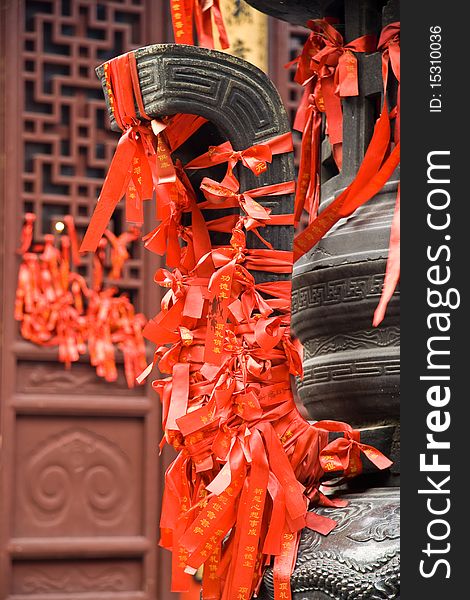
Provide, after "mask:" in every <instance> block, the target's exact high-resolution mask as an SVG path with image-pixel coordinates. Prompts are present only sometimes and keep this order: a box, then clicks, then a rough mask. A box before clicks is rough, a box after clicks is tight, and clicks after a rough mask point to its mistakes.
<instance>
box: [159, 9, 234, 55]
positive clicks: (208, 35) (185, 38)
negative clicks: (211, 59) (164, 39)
mask: <svg viewBox="0 0 470 600" xmlns="http://www.w3.org/2000/svg"><path fill="white" fill-rule="evenodd" d="M170 6H171V19H172V24H173V34H174V38H175V42H176V43H177V44H189V45H191V46H193V45H194V36H193V25H195V27H196V33H197V39H198V42H199V45H200V46H204V47H206V48H214V35H213V32H212V20H214V23H215V26H216V28H217V32H218V36H219V43H220V46H221V48H222V49H223V50H224V49H226V48H228V47H229V46H230V44H229V41H228V37H227V32H226V30H225V25H224V20H223V16H222V11H221V9H220V0H170Z"/></svg>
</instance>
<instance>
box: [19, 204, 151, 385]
mask: <svg viewBox="0 0 470 600" xmlns="http://www.w3.org/2000/svg"><path fill="white" fill-rule="evenodd" d="M35 219H36V217H35V215H34V214H33V213H27V214H26V216H25V223H24V226H23V229H22V232H21V246H20V248H19V249H18V252H19V253H20V254H21V255H22V258H23V260H22V263H21V265H20V269H19V274H18V286H17V290H16V303H15V319H16V320H17V321H20V322H21V335H22V336H23V338H25V339H26V340H29V341H31V342H33V343H35V344H38V345H40V346H46V347H57V348H58V351H59V360H60V361H61V362H63V363H64V364H65V365H66V367H67V368H69V367H70V365H71V364H72V363H73V362H76V361H78V360H79V358H80V355H83V354H85V353H86V352H87V351H88V354H89V357H90V362H91V364H92V365H93V366H94V367H95V368H96V372H97V374H98V376H100V377H103V378H104V379H105V380H106V381H115V380H116V379H117V377H118V372H117V368H116V349H119V350H121V352H122V354H123V358H124V371H125V376H126V381H127V385H128V386H129V387H134V385H135V382H136V377H137V376H138V375H139V374H140V373H141V372H142V369H143V368H145V365H146V358H145V345H144V339H143V337H142V329H143V327H144V325H145V323H146V319H145V317H144V316H143V315H142V314H136V312H135V309H134V306H133V305H132V303H131V301H130V300H129V298H128V297H127V296H125V295H123V294H120V295H117V291H118V290H117V288H116V287H103V276H104V254H105V247H106V245H107V244H108V242H109V245H110V250H111V251H110V255H111V263H112V268H111V270H110V272H109V277H110V278H111V279H113V280H115V281H117V280H119V279H120V278H121V273H122V268H123V265H124V263H125V261H126V260H127V259H128V256H129V255H128V251H127V245H128V244H129V243H130V242H132V241H135V240H136V239H138V237H139V231H138V230H137V229H136V228H135V227H134V228H131V229H130V230H129V231H127V232H125V233H123V234H121V235H120V236H115V235H114V234H113V233H112V232H111V231H109V230H107V231H106V232H105V234H106V237H105V238H103V239H102V240H101V241H100V244H99V248H98V251H97V252H96V254H95V256H94V257H93V284H92V287H91V288H90V287H89V286H88V285H87V283H86V281H85V279H84V278H83V277H82V276H81V275H79V273H77V272H76V271H75V270H74V267H78V265H79V264H80V255H79V251H78V241H77V234H76V231H75V227H74V222H73V219H72V217H71V216H65V217H64V221H65V225H66V227H67V234H64V235H61V236H60V248H57V247H56V245H55V237H54V236H53V235H52V234H48V235H46V236H45V239H44V244H43V245H40V247H39V249H36V248H34V247H33V250H30V246H31V244H32V242H33V228H34V222H35Z"/></svg>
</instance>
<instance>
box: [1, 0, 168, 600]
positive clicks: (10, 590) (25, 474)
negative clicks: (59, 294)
mask: <svg viewBox="0 0 470 600" xmlns="http://www.w3.org/2000/svg"><path fill="white" fill-rule="evenodd" d="M0 4H1V10H0V19H1V43H2V48H1V51H2V64H1V67H0V71H1V78H2V80H3V85H2V89H3V94H2V106H1V118H2V121H3V129H2V137H1V140H0V142H1V151H2V163H1V169H2V174H1V186H2V187H1V197H0V211H1V212H0V216H1V224H2V234H1V239H0V245H1V248H2V257H1V261H0V263H1V268H2V279H1V286H2V289H1V292H2V324H3V327H2V331H1V336H2V347H1V366H2V372H1V398H0V400H1V436H2V437H1V444H2V445H1V483H0V485H1V500H0V501H1V511H0V599H1V600H4V599H7V598H8V599H9V600H26V599H28V600H42V599H44V600H45V599H46V598H47V599H48V600H72V599H73V600H81V599H83V600H85V599H88V600H98V599H100V600H108V599H109V600H116V599H118V598H119V599H122V600H136V599H139V600H145V599H147V600H155V599H158V600H164V599H165V598H169V597H171V596H170V595H169V594H168V593H166V592H165V590H168V589H169V583H168V568H167V567H166V566H164V563H163V562H162V561H164V560H166V559H164V558H161V555H160V554H159V552H158V551H157V547H156V540H157V524H158V513H159V501H160V492H161V481H162V473H163V465H162V462H161V461H160V460H159V459H158V455H157V451H156V450H157V445H158V441H159V439H160V435H161V434H160V430H159V425H158V423H159V417H160V415H159V402H158V397H157V396H156V395H155V394H154V393H153V392H152V391H151V389H149V386H148V385H147V386H143V387H137V388H135V389H133V390H128V389H127V387H126V384H125V380H124V375H123V369H122V365H120V368H119V371H120V375H119V379H118V381H117V382H116V383H114V384H110V383H106V382H104V381H103V380H101V379H99V378H98V377H97V376H96V374H95V371H94V369H93V368H92V367H90V366H89V364H88V362H86V361H85V362H80V363H76V364H74V365H73V366H72V368H71V370H69V371H67V370H65V369H64V367H63V366H62V365H61V364H60V363H58V362H57V354H56V352H55V351H54V350H52V349H51V350H50V351H49V350H47V349H46V350H45V349H44V348H39V347H36V346H33V345H32V344H30V343H28V342H25V341H22V340H21V337H20V336H19V332H18V326H17V324H16V323H15V322H14V320H13V303H14V292H15V287H16V277H17V269H18V263H19V258H18V256H17V255H15V248H16V247H17V245H18V237H19V230H20V226H21V222H22V216H23V214H24V213H25V212H34V213H36V215H37V220H36V229H35V239H36V240H37V241H39V240H40V239H42V236H43V235H44V234H45V233H50V232H51V226H52V222H53V221H54V219H56V218H57V217H60V216H62V215H65V214H72V215H73V216H74V219H75V222H76V224H77V226H78V230H79V233H83V232H84V228H85V225H86V223H87V221H88V220H89V216H90V214H91V209H92V206H93V205H94V203H95V201H96V198H97V194H98V192H99V189H100V187H101V184H102V182H103V179H104V176H105V173H106V168H107V165H108V164H109V161H110V159H111V156H112V153H113V150H114V148H115V145H116V143H117V137H116V134H113V133H111V132H110V131H109V130H108V128H107V123H106V121H107V116H106V112H105V108H104V100H103V97H102V92H101V89H100V85H99V83H98V81H97V79H96V76H95V73H94V68H95V67H96V66H97V65H98V64H100V63H102V62H103V61H105V60H106V59H108V58H110V57H113V56H116V55H118V54H120V53H122V52H125V51H128V50H129V49H131V48H136V47H139V46H142V45H145V44H148V43H152V42H156V41H164V39H163V30H162V26H161V23H162V22H165V20H164V18H163V10H164V6H163V5H164V3H163V2H159V1H157V2H152V1H151V0H148V1H147V0H102V1H99V0H2V1H1V2H0ZM122 217H123V215H122V212H120V211H119V210H118V211H117V213H116V216H115V218H114V228H115V231H120V230H121V228H122V226H123V223H122ZM146 254H148V253H146ZM151 261H152V259H151V258H150V257H149V256H146V255H144V253H143V251H142V247H141V246H140V245H138V244H135V247H134V248H133V249H132V258H131V260H130V261H129V262H128V263H127V266H126V270H125V273H124V278H123V280H122V281H121V287H122V288H123V290H126V291H127V292H128V293H129V295H130V296H131V298H132V299H133V301H134V303H135V305H136V307H137V309H138V310H142V311H143V312H144V313H146V314H147V315H152V314H153V313H154V312H155V311H154V306H155V302H156V300H157V299H158V298H157V297H156V293H157V292H156V290H155V287H154V286H153V285H152V275H153V271H154V268H155V264H152V262H151ZM90 267H91V262H90V257H87V258H85V260H84V263H83V266H82V267H80V269H81V273H82V274H83V275H85V276H89V274H90ZM152 297H153V299H152Z"/></svg>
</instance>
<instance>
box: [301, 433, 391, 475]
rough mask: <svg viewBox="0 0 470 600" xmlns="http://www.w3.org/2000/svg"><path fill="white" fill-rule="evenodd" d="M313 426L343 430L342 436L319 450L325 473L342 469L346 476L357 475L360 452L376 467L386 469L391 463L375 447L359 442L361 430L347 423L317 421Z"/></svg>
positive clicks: (359, 470)
mask: <svg viewBox="0 0 470 600" xmlns="http://www.w3.org/2000/svg"><path fill="white" fill-rule="evenodd" d="M313 426H314V427H316V428H319V429H326V430H327V431H341V430H342V431H343V432H344V437H340V438H336V439H335V440H333V441H332V442H330V443H329V444H328V445H327V446H325V447H324V448H323V449H322V450H321V452H320V457H319V459H320V464H321V466H322V468H323V470H324V471H325V472H326V473H332V472H336V471H344V475H346V476H347V475H359V473H361V471H362V462H361V458H360V455H361V453H363V454H365V456H367V458H368V459H369V460H370V461H371V462H372V463H373V464H374V465H375V466H376V467H377V468H378V469H381V470H382V469H388V468H389V467H390V466H391V465H392V464H393V462H392V461H391V460H389V459H388V458H387V457H386V456H384V455H383V454H382V452H380V450H377V448H374V447H373V446H369V445H368V444H363V443H361V432H360V431H358V430H357V429H353V428H352V427H351V426H350V425H348V424H347V423H339V422H337V421H318V422H317V423H314V425H313Z"/></svg>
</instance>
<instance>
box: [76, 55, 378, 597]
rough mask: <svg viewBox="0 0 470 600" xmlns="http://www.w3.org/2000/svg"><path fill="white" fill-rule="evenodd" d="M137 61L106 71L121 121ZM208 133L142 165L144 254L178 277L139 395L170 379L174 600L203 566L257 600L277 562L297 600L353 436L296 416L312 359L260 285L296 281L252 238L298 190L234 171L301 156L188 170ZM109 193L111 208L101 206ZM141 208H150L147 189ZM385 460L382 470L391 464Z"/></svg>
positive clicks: (167, 282)
mask: <svg viewBox="0 0 470 600" xmlns="http://www.w3.org/2000/svg"><path fill="white" fill-rule="evenodd" d="M131 54H132V53H131ZM126 56H127V58H126ZM130 56H131V55H125V56H124V57H119V58H118V59H114V60H113V61H111V62H110V65H111V66H110V68H109V71H110V72H111V73H112V74H114V75H113V77H112V78H111V80H110V88H109V89H108V94H109V93H111V94H113V95H114V96H115V97H116V101H115V102H114V110H115V112H116V113H119V114H120V115H121V120H122V115H124V116H126V115H128V114H131V115H134V114H135V106H139V105H141V103H142V99H141V98H140V92H139V90H138V89H136V88H135V87H133V86H132V85H131V84H132V81H134V80H135V79H136V77H135V73H134V71H133V69H135V61H133V60H132V58H130ZM115 61H117V62H115ZM133 73H134V74H133ZM126 82H127V83H126ZM118 83H119V87H120V88H121V89H122V88H126V89H127V90H128V91H129V92H130V93H133V94H134V95H135V94H138V97H135V98H134V101H133V102H132V103H130V102H129V103H128V105H127V109H126V108H125V105H124V103H123V102H121V100H119V99H118V96H117V95H116V94H114V87H115V85H117V84H118ZM126 86H127V87H126ZM140 114H141V115H142V114H143V108H142V110H140ZM203 122H204V120H203V119H200V118H197V117H189V116H175V117H173V118H172V119H169V120H166V121H162V126H161V127H159V128H158V129H157V131H158V133H157V134H156V133H155V129H156V127H153V129H152V132H153V136H154V137H153V138H149V144H150V145H151V147H152V148H153V150H154V153H152V152H150V153H147V154H145V158H146V161H147V164H146V162H145V160H144V158H142V160H141V161H140V165H141V166H142V168H143V169H144V168H145V169H147V170H148V172H151V173H156V176H155V177H153V178H152V184H153V188H152V191H154V192H155V195H156V201H157V215H158V217H159V219H160V223H159V225H158V226H157V228H156V229H155V230H154V231H153V232H151V233H150V234H149V235H148V236H146V238H144V239H145V240H146V247H147V248H148V249H149V250H153V251H154V252H157V253H158V254H166V260H167V264H168V266H169V267H171V270H169V269H159V270H158V271H157V273H156V275H155V282H156V283H157V284H159V285H160V286H162V287H163V288H164V290H165V293H164V296H163V298H162V301H161V310H160V312H159V313H158V314H157V315H156V316H155V317H154V318H152V319H150V320H149V321H148V323H147V324H146V326H145V328H144V332H143V334H144V336H145V338H146V339H147V340H149V341H151V342H153V343H154V344H155V354H154V360H153V362H152V363H151V364H150V365H148V367H147V368H146V369H145V370H144V372H143V373H142V374H141V376H140V377H139V381H142V380H143V379H144V378H145V377H146V376H147V375H148V374H149V373H150V372H151V371H152V369H153V367H154V366H155V365H157V366H158V369H159V371H160V373H161V374H162V377H161V378H160V379H158V380H157V381H155V382H154V383H153V387H154V389H155V390H156V391H157V392H158V394H159V396H160V400H161V403H162V427H163V431H164V437H163V439H162V442H161V444H160V446H161V447H163V445H164V444H165V443H168V444H171V445H172V446H173V447H174V449H175V450H176V451H177V452H178V455H177V458H176V459H175V460H174V461H173V463H172V464H171V465H170V467H169V469H168V471H167V473H166V476H165V482H166V485H165V491H164V497H163V507H162V515H161V521H160V525H161V540H160V543H161V545H162V546H164V547H166V548H169V549H170V550H171V551H172V553H173V561H172V590H173V591H175V592H180V591H185V590H186V589H187V588H188V585H189V578H190V576H191V574H193V573H194V572H195V571H196V569H198V568H199V567H200V566H201V565H204V575H203V591H202V596H203V598H204V599H205V600H219V599H220V600H238V599H241V598H245V599H246V600H248V599H249V598H251V597H252V595H253V594H255V593H256V592H257V591H258V589H259V586H260V584H261V579H262V575H263V573H264V570H265V568H266V566H267V565H268V564H272V565H273V568H274V577H275V590H276V592H275V593H276V599H277V600H279V599H280V598H290V588H289V579H290V574H291V572H292V569H293V566H294V562H295V557H296V549H297V544H298V541H299V537H300V531H301V530H302V529H303V528H304V527H306V526H307V527H311V528H313V529H315V530H316V531H319V532H320V533H322V534H324V535H326V534H328V533H329V532H330V531H331V529H332V528H333V527H334V526H335V522H334V521H332V520H331V519H329V518H327V517H324V516H320V515H318V514H316V513H314V512H308V508H309V505H310V503H311V502H314V503H315V504H325V505H327V506H338V505H343V503H341V502H340V501H336V500H333V499H331V498H328V497H326V496H325V495H324V494H323V493H322V492H321V489H320V486H321V480H322V477H323V475H324V473H325V469H324V466H323V465H326V464H330V462H328V463H326V462H325V461H323V464H322V462H321V452H322V451H323V449H328V447H329V433H330V431H336V432H338V433H339V434H340V435H344V434H345V433H347V434H349V433H350V432H351V431H352V430H351V429H350V428H349V427H348V426H347V425H346V424H343V423H336V424H335V423H334V422H329V423H328V427H322V426H321V424H315V425H312V424H310V423H308V422H307V421H305V419H303V418H302V417H301V415H300V414H299V412H298V410H297V407H296V404H295V402H294V397H293V392H292V389H291V381H290V380H291V376H300V375H301V374H302V360H301V351H300V348H299V345H298V343H297V342H296V341H295V340H293V339H292V338H291V336H290V331H289V325H290V294H291V282H290V281H286V280H280V281H275V280H273V281H269V282H265V283H256V280H255V278H254V276H253V274H252V272H256V271H264V272H268V273H281V274H290V273H291V271H292V264H293V253H292V252H289V251H281V250H277V249H275V248H273V247H272V245H271V244H270V243H268V242H267V241H266V240H264V242H265V244H264V245H265V247H264V248H259V249H258V248H256V249H255V248H251V247H250V245H249V243H248V242H247V240H248V238H247V234H246V232H247V231H250V232H254V233H255V234H256V235H258V236H260V234H259V232H258V231H257V230H258V229H260V228H262V227H263V228H267V227H276V226H286V225H287V226H289V225H290V226H292V224H293V215H292V214H289V215H273V214H272V213H271V210H269V209H266V208H265V207H263V205H262V199H263V198H271V197H276V196H281V195H285V194H291V193H293V191H294V184H293V182H292V181H289V182H281V183H278V184H274V185H269V186H264V187H259V188H255V189H252V190H247V191H240V184H239V182H238V180H237V178H236V175H235V172H234V170H235V166H236V165H237V164H238V168H249V169H250V170H252V171H253V172H254V173H255V174H259V173H261V172H262V171H263V170H266V169H267V168H268V167H267V164H268V163H269V162H271V160H272V156H273V155H275V154H280V153H284V152H289V151H291V150H292V140H291V136H290V133H286V134H282V135H279V136H277V137H275V138H272V139H270V140H265V141H263V142H262V143H259V144H256V145H255V146H253V147H252V148H249V149H247V150H243V151H235V150H234V149H233V148H232V146H231V144H230V143H229V142H225V143H224V144H221V145H219V146H215V147H213V148H211V149H210V150H209V151H208V152H206V153H205V154H203V155H201V156H199V157H197V158H194V159H193V160H191V161H190V162H189V163H188V164H186V165H185V166H184V167H182V166H178V165H174V164H173V160H172V156H171V153H172V152H173V151H174V150H175V149H176V148H177V147H178V146H179V145H180V144H181V143H183V142H184V141H186V140H187V139H188V138H189V137H190V136H191V134H192V133H193V132H194V131H195V130H196V129H197V127H198V126H199V125H201V124H202V123H203ZM149 131H150V130H149ZM126 136H127V137H126ZM123 138H124V142H122V144H121V142H120V144H119V145H118V149H117V151H116V154H119V153H120V152H121V148H122V147H126V145H127V146H128V149H129V152H128V153H127V154H126V155H125V157H126V161H127V162H125V161H124V155H121V158H122V161H121V160H120V161H119V164H120V172H119V173H117V172H115V164H116V163H115V160H114V159H113V163H112V164H111V167H110V171H109V173H108V176H107V179H106V182H105V184H104V187H103V192H102V194H101V197H100V200H99V201H98V204H97V207H96V210H95V213H94V215H93V218H92V221H91V223H90V226H89V230H88V234H87V235H88V239H87V243H85V244H84V246H83V247H84V248H85V249H88V248H90V246H91V249H94V247H95V244H94V243H93V244H90V240H95V239H97V238H98V239H99V234H100V228H101V227H102V221H101V216H100V215H101V214H102V213H101V210H102V203H104V204H107V203H108V208H112V207H114V205H115V204H116V203H117V202H118V201H119V199H120V197H121V196H122V195H123V194H124V192H125V190H126V186H129V184H130V183H131V178H130V177H129V178H127V177H124V178H123V177H122V175H121V172H124V173H129V172H130V171H131V170H132V168H133V164H134V162H133V161H134V159H135V157H136V151H135V146H134V145H132V144H131V145H130V146H129V145H128V141H126V140H129V135H128V133H127V132H124V134H123ZM121 140H122V138H121ZM142 156H143V155H138V157H139V158H141V157H142ZM154 157H156V158H154ZM115 158H116V157H115ZM152 163H153V164H154V165H155V164H160V165H163V168H164V170H165V173H168V174H169V175H170V176H169V177H164V176H162V175H161V172H160V173H158V170H155V169H154V168H153V167H152ZM222 163H227V172H226V174H225V176H224V178H223V180H222V181H221V182H218V181H214V180H212V179H209V178H204V179H203V180H202V183H201V186H200V190H195V189H194V188H193V187H192V185H191V183H190V180H189V177H188V175H187V173H190V172H191V171H192V170H194V169H202V168H210V167H212V166H213V165H215V164H222ZM116 182H117V184H116ZM132 182H134V183H135V181H134V179H132ZM111 188H112V189H113V190H114V194H115V195H114V196H113V197H112V201H110V200H109V199H110V196H109V195H108V194H107V193H105V191H107V190H109V189H111ZM138 196H139V198H140V199H146V197H145V194H144V192H143V187H142V192H140V190H138ZM258 200H260V202H258ZM127 201H128V198H127ZM100 205H101V207H100ZM226 208H227V209H234V208H235V209H240V208H241V210H242V213H241V214H224V215H223V216H218V217H217V218H215V219H211V218H207V219H206V218H204V216H203V211H204V215H210V214H211V211H213V210H218V211H220V210H221V209H226ZM232 212H233V211H232ZM183 215H184V217H185V221H184V223H185V224H184V227H183V226H182V225H181V219H182V218H183ZM189 221H190V225H187V224H186V223H188V222H189ZM211 232H222V233H227V234H229V235H230V238H229V240H230V241H229V242H228V243H227V244H226V245H216V244H214V243H213V242H212V239H211ZM261 239H263V238H261ZM273 279H275V277H273ZM351 435H353V436H356V433H355V432H353V433H352V434H351ZM355 439H356V438H355V437H354V440H355ZM348 440H349V438H348ZM347 443H349V441H347ZM328 452H329V453H330V454H331V456H335V454H334V453H335V452H336V455H338V456H339V457H340V459H339V462H338V461H336V462H334V461H333V462H332V464H333V465H334V467H335V470H336V471H341V472H345V473H346V475H348V474H352V469H351V468H349V467H346V469H345V468H344V464H346V463H345V461H344V460H343V459H342V457H343V455H342V454H341V452H342V449H341V448H335V447H332V446H331V445H330V447H329V450H328ZM354 453H355V447H354V449H352V450H351V451H350V454H351V456H352V455H354V456H356V455H355V454H354ZM383 459H384V461H386V462H383V463H381V465H379V466H380V468H384V467H385V466H388V465H389V464H390V463H389V461H387V459H385V457H383ZM331 470H333V469H331Z"/></svg>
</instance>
